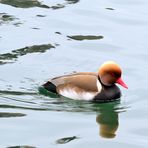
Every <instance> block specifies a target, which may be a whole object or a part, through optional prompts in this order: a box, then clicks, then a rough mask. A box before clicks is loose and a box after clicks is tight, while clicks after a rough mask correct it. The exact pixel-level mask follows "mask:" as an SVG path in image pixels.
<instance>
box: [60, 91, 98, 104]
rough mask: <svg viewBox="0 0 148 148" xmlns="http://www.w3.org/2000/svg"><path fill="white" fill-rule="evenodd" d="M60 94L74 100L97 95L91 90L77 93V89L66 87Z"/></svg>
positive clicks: (89, 98) (88, 98)
mask: <svg viewBox="0 0 148 148" xmlns="http://www.w3.org/2000/svg"><path fill="white" fill-rule="evenodd" d="M59 94H60V95H62V96H64V97H67V98H71V99H74V100H87V101H89V100H92V99H93V98H94V96H95V95H96V93H93V92H92V93H91V92H81V93H77V92H76V91H74V90H72V89H64V90H63V91H60V92H59Z"/></svg>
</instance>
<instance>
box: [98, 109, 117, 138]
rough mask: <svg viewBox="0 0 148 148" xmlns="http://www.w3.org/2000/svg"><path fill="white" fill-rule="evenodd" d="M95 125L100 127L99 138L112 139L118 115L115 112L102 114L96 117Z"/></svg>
mask: <svg viewBox="0 0 148 148" xmlns="http://www.w3.org/2000/svg"><path fill="white" fill-rule="evenodd" d="M96 121H97V123H99V125H100V136H101V137H104V138H114V137H115V136H116V134H115V133H116V131H117V129H118V126H119V123H118V114H117V113H116V112H111V113H108V112H106V113H103V114H100V115H98V116H97V118H96Z"/></svg>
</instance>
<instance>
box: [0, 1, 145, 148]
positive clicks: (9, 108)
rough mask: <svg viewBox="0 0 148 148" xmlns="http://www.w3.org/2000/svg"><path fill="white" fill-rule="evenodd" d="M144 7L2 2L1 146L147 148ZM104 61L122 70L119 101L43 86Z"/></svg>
mask: <svg viewBox="0 0 148 148" xmlns="http://www.w3.org/2000/svg"><path fill="white" fill-rule="evenodd" d="M147 9H148V2H147V1H145V0H134V1H133V0H124V1H123V0H122V1H118V0H104V1H101V0H92V1H89V0H54V1H53V0H42V1H38V0H26V1H25V0H0V139H1V140H0V141H1V142H0V148H7V147H9V148H15V147H21V148H28V147H30V148H32V147H35V148H49V147H53V148H54V147H60V148H61V147H64V148H75V147H77V148H81V147H82V146H84V147H85V148H90V147H92V148H98V147H101V148H108V147H113V148H125V147H127V148H147V145H148V140H147V137H148V118H147V113H148V108H147V103H148V100H147V83H148V79H147V73H148V68H147V63H148V53H147V47H148V42H147V38H148V21H147ZM106 60H114V61H116V62H117V63H119V64H120V65H121V67H122V69H123V79H124V81H125V82H126V83H127V84H128V87H129V89H128V90H125V89H123V88H121V91H122V97H121V100H120V101H117V102H111V103H105V104H96V103H90V102H85V101H75V100H70V99H66V98H62V97H59V96H56V95H54V94H49V93H48V92H46V91H45V90H43V89H41V88H40V86H41V85H42V84H43V83H44V82H46V81H47V80H48V79H49V78H51V77H55V76H59V75H63V74H68V73H72V72H74V71H81V72H82V71H97V70H98V68H99V66H100V64H102V63H103V62H104V61H106ZM39 88H40V89H39Z"/></svg>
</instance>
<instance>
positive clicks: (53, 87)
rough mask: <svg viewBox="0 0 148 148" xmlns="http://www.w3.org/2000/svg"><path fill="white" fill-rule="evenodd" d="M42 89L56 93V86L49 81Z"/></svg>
mask: <svg viewBox="0 0 148 148" xmlns="http://www.w3.org/2000/svg"><path fill="white" fill-rule="evenodd" d="M43 87H44V88H45V89H46V90H48V91H50V92H53V93H57V90H56V86H55V85H54V84H53V83H51V82H49V81H48V82H46V83H45V84H43Z"/></svg>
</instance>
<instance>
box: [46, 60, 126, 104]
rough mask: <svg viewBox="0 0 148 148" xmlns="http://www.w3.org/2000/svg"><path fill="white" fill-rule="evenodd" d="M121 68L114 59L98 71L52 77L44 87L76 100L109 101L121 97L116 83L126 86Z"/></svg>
mask: <svg viewBox="0 0 148 148" xmlns="http://www.w3.org/2000/svg"><path fill="white" fill-rule="evenodd" d="M121 73H122V71H121V68H120V66H119V65H118V64H116V63H115V62H113V61H108V62H105V63H104V64H102V65H101V67H100V68H99V70H98V72H96V73H95V72H79V73H73V74H69V75H64V76H60V77H55V78H52V79H50V80H49V81H48V82H46V83H45V84H43V87H44V88H45V89H47V90H48V91H50V92H53V93H57V94H60V95H62V96H64V97H67V98H71V99H75V100H88V101H96V102H109V101H114V100H117V99H118V98H120V96H121V92H120V89H119V88H118V86H116V84H115V83H117V84H120V85H121V86H123V87H124V88H128V87H127V85H126V84H125V83H124V82H123V80H122V79H121Z"/></svg>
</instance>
